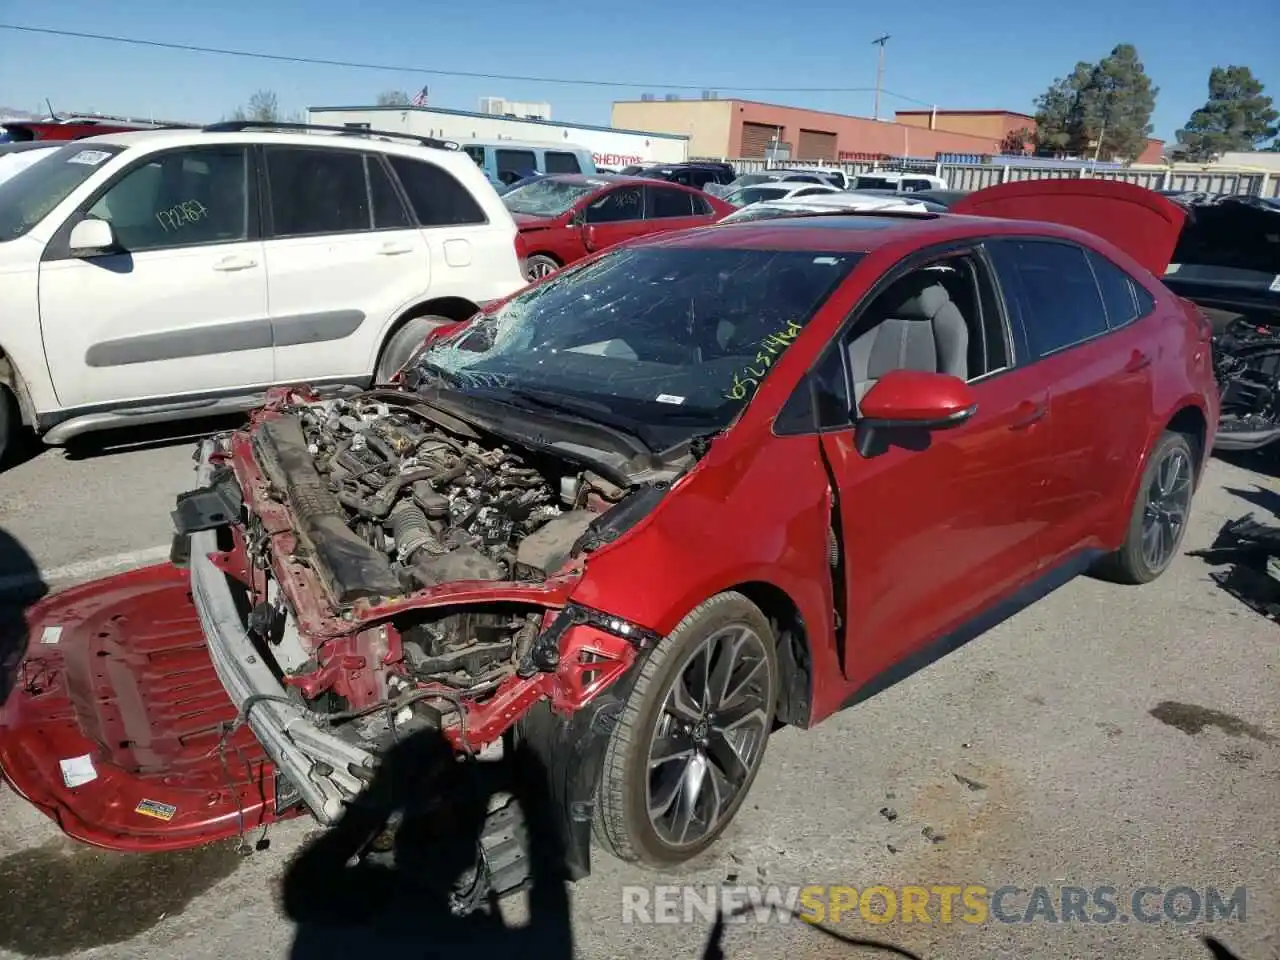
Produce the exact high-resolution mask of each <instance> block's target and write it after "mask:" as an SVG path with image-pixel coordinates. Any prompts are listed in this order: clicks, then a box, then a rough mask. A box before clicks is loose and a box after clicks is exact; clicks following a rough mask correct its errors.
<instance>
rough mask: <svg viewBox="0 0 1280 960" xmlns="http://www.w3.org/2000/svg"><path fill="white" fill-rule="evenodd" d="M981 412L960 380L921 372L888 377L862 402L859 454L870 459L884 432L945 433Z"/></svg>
mask: <svg viewBox="0 0 1280 960" xmlns="http://www.w3.org/2000/svg"><path fill="white" fill-rule="evenodd" d="M977 411H978V401H977V400H976V399H975V397H974V396H973V391H972V390H971V389H970V388H969V385H968V384H967V383H965V382H964V381H963V380H961V379H960V378H959V377H953V376H949V375H948V374H945V373H925V372H922V371H918V370H892V371H890V372H889V373H886V374H885V375H884V376H883V377H881V378H880V380H879V381H877V382H876V385H875V386H874V387H872V388H871V389H870V390H868V391H867V395H866V396H865V397H863V398H862V403H861V404H860V410H859V413H858V418H857V434H858V436H857V440H858V452H859V453H860V454H862V455H863V456H867V455H868V454H869V453H870V451H871V449H872V447H873V445H874V440H875V439H876V438H877V437H879V436H880V435H881V434H882V433H883V432H884V431H888V430H912V431H930V430H946V429H948V428H950V427H955V426H959V425H960V424H962V423H964V422H965V421H966V420H968V419H969V418H970V417H972V416H973V415H974V414H975V413H977Z"/></svg>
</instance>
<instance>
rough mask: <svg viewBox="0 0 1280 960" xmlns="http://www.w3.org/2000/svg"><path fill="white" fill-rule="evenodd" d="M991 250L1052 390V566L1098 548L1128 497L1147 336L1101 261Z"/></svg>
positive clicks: (1041, 244) (1048, 546) (1052, 250)
mask: <svg viewBox="0 0 1280 960" xmlns="http://www.w3.org/2000/svg"><path fill="white" fill-rule="evenodd" d="M987 246H988V249H989V251H990V254H991V259H992V262H993V263H994V264H995V268H996V271H997V273H998V275H999V277H1000V283H1001V285H1002V287H1003V288H1004V290H1005V293H1006V295H1008V296H1016V297H1017V298H1018V300H1019V301H1020V304H1021V312H1022V316H1023V322H1024V325H1025V327H1026V337H1027V347H1028V350H1029V352H1030V354H1031V360H1032V362H1033V364H1034V368H1035V369H1038V370H1039V371H1040V372H1041V375H1042V376H1043V378H1044V380H1045V381H1046V382H1047V383H1050V384H1052V387H1051V395H1050V415H1051V419H1052V422H1053V428H1052V433H1053V436H1052V441H1051V443H1052V447H1053V470H1052V476H1051V478H1050V484H1049V489H1048V498H1049V502H1050V506H1051V510H1052V513H1053V522H1052V524H1051V532H1050V533H1049V534H1048V535H1047V537H1046V543H1045V562H1046V563H1053V562H1054V561H1056V560H1058V559H1060V558H1063V557H1065V556H1066V555H1068V554H1070V553H1072V552H1074V551H1077V550H1079V549H1085V548H1090V547H1093V548H1101V547H1102V546H1103V543H1102V539H1101V537H1102V535H1103V534H1105V533H1107V532H1109V531H1110V530H1111V528H1112V527H1114V518H1115V516H1116V515H1117V514H1118V513H1119V512H1120V511H1118V510H1117V505H1118V504H1121V503H1123V502H1124V501H1125V499H1126V498H1127V496H1128V488H1129V484H1130V481H1131V480H1132V478H1133V476H1134V473H1135V471H1136V470H1137V468H1138V464H1139V462H1140V460H1141V458H1142V456H1143V454H1144V453H1145V451H1146V447H1147V444H1148V433H1149V428H1150V421H1151V411H1152V408H1153V405H1154V404H1153V399H1152V393H1153V389H1154V388H1153V383H1152V379H1151V361H1152V353H1153V347H1152V337H1151V332H1150V331H1149V330H1148V326H1149V324H1148V323H1146V322H1144V321H1142V320H1139V319H1137V318H1138V301H1137V291H1136V290H1134V289H1133V287H1132V286H1131V281H1130V279H1129V277H1128V276H1127V275H1126V274H1124V273H1123V271H1121V270H1120V268H1119V267H1117V266H1115V265H1114V264H1112V263H1111V262H1110V261H1108V260H1107V259H1106V258H1105V257H1101V256H1100V255H1098V254H1096V253H1093V252H1092V251H1086V250H1085V248H1083V247H1081V246H1078V245H1076V244H1074V243H1070V242H1068V241H1065V240H1050V239H1048V238H1031V237H1018V238H1016V239H1015V238H1010V239H1007V240H997V241H992V242H991V243H989V244H988V245H987ZM1091 261H1092V262H1091ZM1117 274H1118V276H1117ZM1100 276H1101V277H1105V278H1106V279H1107V288H1108V291H1109V295H1108V296H1106V297H1104V292H1103V288H1102V285H1101V284H1100V282H1099V277H1100ZM1108 300H1109V301H1110V304H1108ZM1126 300H1127V301H1128V303H1127V305H1126V303H1125V301H1126ZM1108 306H1109V307H1110V309H1108ZM1144 312H1145V311H1144Z"/></svg>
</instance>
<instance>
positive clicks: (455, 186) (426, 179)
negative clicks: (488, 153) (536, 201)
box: [387, 154, 489, 227]
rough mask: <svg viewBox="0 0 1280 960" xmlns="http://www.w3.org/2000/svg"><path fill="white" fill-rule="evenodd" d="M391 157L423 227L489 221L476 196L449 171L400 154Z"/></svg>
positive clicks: (392, 164)
mask: <svg viewBox="0 0 1280 960" xmlns="http://www.w3.org/2000/svg"><path fill="white" fill-rule="evenodd" d="M387 159H388V160H389V161H390V162H391V169H392V170H394V171H395V172H396V176H397V177H398V178H399V179H400V185H401V186H402V187H404V192H405V195H406V196H407V197H408V198H409V203H410V204H412V206H413V212H414V215H415V216H416V217H417V218H418V225H419V226H422V227H456V226H460V225H462V224H468V223H487V222H488V220H489V218H488V217H486V216H485V215H484V210H482V209H481V208H480V204H478V203H477V202H476V199H475V197H473V196H471V194H470V193H469V192H468V191H467V188H466V187H464V186H463V185H462V184H461V183H459V182H458V181H457V180H456V179H454V176H453V174H451V173H449V172H448V171H447V170H444V169H442V168H440V167H437V166H436V165H435V164H434V163H429V162H428V161H426V160H413V159H410V158H409V157H403V156H399V155H397V154H389V155H388V156H387Z"/></svg>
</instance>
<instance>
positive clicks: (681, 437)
mask: <svg viewBox="0 0 1280 960" xmlns="http://www.w3.org/2000/svg"><path fill="white" fill-rule="evenodd" d="M640 189H647V187H642V188H640ZM1182 216H1183V215H1182V212H1181V210H1180V209H1179V208H1178V207H1176V206H1175V205H1174V204H1172V203H1170V202H1169V201H1167V200H1165V199H1164V198H1162V197H1160V196H1158V195H1157V194H1155V193H1152V192H1150V191H1146V190H1142V189H1140V188H1137V187H1132V186H1128V185H1125V184H1118V183H1111V182H1103V181H1092V180H1071V181H1041V182H1035V183H1019V184H1010V185H1007V186H1001V187H995V188H992V189H990V190H987V191H981V192H979V193H976V194H973V195H971V196H970V197H968V198H966V199H965V200H963V201H961V202H960V203H959V204H957V206H956V208H955V212H954V213H948V214H936V213H925V212H918V213H900V214H883V213H877V214H868V215H859V214H848V213H838V214H833V215H800V216H794V217H781V218H777V219H773V220H768V221H758V222H746V223H742V224H732V225H719V226H715V227H711V228H705V229H698V230H689V231H683V232H679V233H673V234H668V235H665V236H662V237H658V238H653V239H649V240H643V241H640V242H637V243H633V244H627V245H625V246H622V247H619V248H617V249H614V250H610V251H606V252H604V253H603V254H601V255H598V256H595V257H592V258H591V259H589V260H588V261H586V262H584V263H582V264H580V265H577V266H575V267H572V268H568V269H565V270H562V271H559V272H558V273H557V274H556V275H555V276H552V277H550V278H548V279H546V280H545V281H543V282H542V283H539V284H537V285H534V286H531V287H529V288H527V289H526V290H525V291H522V292H521V293H518V294H516V295H515V296H514V297H512V298H511V299H510V300H508V301H506V302H505V303H502V304H500V305H497V306H495V307H493V308H491V309H490V310H488V311H487V312H484V313H482V314H479V315H477V316H476V317H475V318H473V319H472V320H471V321H469V322H467V323H464V324H460V325H456V326H455V327H453V328H447V329H442V330H441V331H439V332H438V333H437V334H436V336H435V338H434V339H433V340H431V341H429V342H428V343H427V344H425V345H424V347H423V348H422V349H421V350H420V352H419V353H418V354H417V356H415V357H414V358H413V359H412V360H411V361H410V363H409V365H408V366H407V367H406V368H405V370H404V372H403V374H402V377H401V380H400V382H398V383H397V384H395V385H394V386H392V387H388V388H377V389H372V390H369V391H368V392H365V393H363V394H361V395H358V396H352V397H345V398H336V399H335V398H331V399H324V398H322V397H320V396H318V395H316V394H315V393H312V392H311V391H309V390H306V389H301V388H299V389H282V390H278V391H276V392H274V393H273V395H272V396H271V397H270V399H269V402H268V403H267V405H266V407H265V409H263V410H261V411H259V412H258V413H257V414H256V415H255V416H254V417H253V419H252V422H251V423H250V425H248V426H247V427H245V428H243V429H240V430H237V431H235V432H234V433H231V434H229V435H226V436H222V437H220V438H216V439H214V440H211V441H207V442H206V443H205V444H204V446H203V447H202V449H201V452H200V457H199V476H200V481H199V482H200V486H199V488H198V489H197V490H194V491H192V492H191V493H190V494H186V495H184V496H183V497H181V498H180V499H179V503H178V508H177V510H176V511H175V514H174V516H175V522H176V524H177V527H178V539H177V541H176V544H177V554H178V556H179V560H180V561H182V562H183V563H185V564H186V565H187V566H189V570H188V569H181V568H180V567H174V566H170V565H161V566H157V567H153V568H149V569H146V570H142V571H137V572H134V573H132V574H127V575H124V576H121V577H116V578H112V579H109V580H104V581H99V582H97V583H91V584H87V585H85V586H82V587H78V588H75V589H73V590H70V591H68V592H67V593H64V594H61V595H58V596H55V597H53V598H50V599H49V600H46V601H44V602H43V603H42V604H41V605H40V606H38V607H37V608H35V609H34V610H33V612H32V615H31V637H32V640H31V645H30V649H29V652H28V657H27V659H26V661H25V662H24V663H23V665H22V667H21V670H20V673H19V676H18V677H17V680H16V687H15V689H14V692H13V693H12V695H11V696H10V697H9V699H8V702H7V703H6V704H5V706H4V709H3V727H2V729H0V765H3V768H4V772H5V775H6V777H7V778H8V779H9V780H10V782H12V783H13V784H14V786H15V787H16V788H17V789H18V790H20V791H21V792H22V793H23V794H24V795H25V796H26V797H28V798H29V799H30V800H31V801H32V802H34V803H35V804H37V805H39V806H40V807H41V808H42V809H44V810H45V811H46V812H47V813H48V814H49V815H50V816H52V817H54V818H56V819H57V821H58V823H59V824H60V825H61V827H62V828H63V829H64V830H65V831H66V832H68V833H70V834H72V835H73V836H76V837H79V838H81V839H84V840H87V841H90V842H93V843H97V844H100V845H104V846H109V847H118V848H125V849H138V850H147V849H172V848H176V847H181V846H185V845H191V844H195V843H198V842H202V841H205V840H209V839H213V838H216V837H225V836H232V835H235V834H236V832H237V831H238V830H240V831H242V830H244V829H246V828H252V827H255V826H257V825H260V824H263V823H265V822H267V821H269V820H271V819H273V818H276V817H281V816H287V815H289V814H291V813H293V812H297V811H299V810H306V811H309V812H310V813H311V814H312V815H313V816H314V817H316V818H317V819H318V820H319V821H321V822H322V823H332V822H333V821H334V820H335V818H336V817H338V816H339V813H340V812H341V811H342V809H343V807H344V804H345V803H346V802H347V801H348V800H350V799H351V798H352V797H355V796H357V795H359V794H360V793H361V791H362V790H363V789H364V785H365V783H366V782H367V781H368V780H369V778H370V777H371V775H372V771H374V770H375V769H376V768H377V766H378V763H379V758H380V757H382V756H384V755H385V753H386V751H388V749H389V748H390V745H391V744H393V743H394V742H396V741H397V740H402V739H403V738H405V737H409V736H411V735H413V734H414V733H415V732H422V731H430V732H431V733H432V734H433V735H436V736H440V737H443V738H445V739H447V740H448V741H449V742H450V743H452V744H453V745H454V747H455V748H456V749H457V750H458V751H460V752H470V751H476V750H480V749H481V748H483V747H485V746H486V745H488V744H492V743H494V742H495V741H498V740H499V739H501V738H504V737H506V738H507V741H506V742H507V743H517V742H519V743H523V744H525V745H527V746H529V747H531V748H532V749H534V750H535V751H537V752H538V753H540V754H541V755H542V756H544V757H546V758H547V763H546V767H547V770H548V771H549V773H548V783H547V784H546V788H547V793H548V794H549V795H550V796H551V797H553V798H554V799H555V802H556V808H557V809H558V810H559V811H560V814H561V815H562V820H563V832H564V835H565V837H566V843H567V846H568V851H569V861H570V866H571V869H572V870H573V871H574V875H575V876H578V877H581V876H584V875H585V874H586V873H587V872H588V871H589V863H590V861H589V857H588V849H589V845H590V841H591V838H592V836H593V835H594V838H595V839H596V841H597V842H598V843H599V844H600V845H601V846H602V847H603V848H604V849H606V850H608V851H610V852H611V853H613V854H615V855H617V856H619V857H621V858H624V859H627V860H636V861H643V862H646V863H650V864H675V863H679V862H682V861H685V860H687V859H688V858H690V857H692V856H694V855H695V854H697V853H698V852H699V851H701V850H704V849H705V848H707V847H708V846H709V845H710V844H712V843H713V841H714V840H715V839H716V837H717V836H718V835H720V833H721V832H722V831H723V830H724V829H725V826H726V825H727V824H728V823H729V822H730V820H731V819H732V818H733V816H734V814H735V812H736V811H737V810H738V809H739V808H740V807H741V804H742V803H743V799H744V797H745V796H746V795H747V792H748V790H749V789H750V787H751V784H752V782H753V780H754V779H755V777H756V774H757V772H758V771H759V769H760V765H761V761H762V758H763V756H764V754H765V748H766V744H767V742H768V739H769V736H770V733H771V732H772V730H773V729H774V727H775V725H776V723H779V722H780V723H786V724H791V725H794V726H797V727H802V728H809V727H813V726H814V725H816V724H818V723H819V722H820V721H822V720H823V719H824V718H826V717H828V716H830V715H831V714H832V713H834V712H835V711H837V710H840V709H842V708H843V707H845V706H848V705H851V704H853V703H855V702H857V701H858V700H859V699H861V698H863V697H865V696H867V695H869V694H870V693H871V692H873V691H874V690H876V689H878V688H880V687H882V686H883V685H884V684H885V683H886V682H888V681H889V680H891V679H893V678H896V677H901V676H903V675H905V674H906V673H909V672H911V671H912V670H914V669H918V668H919V667H920V666H921V665H923V664H924V663H926V662H928V661H929V660H931V659H936V658H937V657H938V656H941V655H942V654H943V653H945V652H946V651H947V650H950V649H954V648H955V647H956V646H957V645H958V644H959V643H961V642H963V641H965V640H967V639H970V638H972V637H974V636H976V635H977V634H979V633H981V632H982V631H984V630H985V629H987V628H988V627H990V626H991V625H993V624H994V623H996V622H999V621H1000V620H1001V619H1003V618H1005V617H1006V616H1008V615H1010V614H1011V613H1013V612H1015V611H1016V610H1017V609H1019V608H1020V607H1022V606H1025V605H1026V604H1028V603H1030V602H1032V601H1033V600H1034V599H1035V598H1036V597H1038V596H1042V595H1043V594H1044V593H1045V592H1047V591H1048V590H1050V589H1052V588H1054V587H1056V586H1058V585H1061V584H1062V583H1064V582H1066V581H1067V580H1068V579H1070V578H1071V577H1072V576H1074V575H1077V574H1079V573H1082V572H1085V571H1092V572H1095V573H1097V574H1099V575H1105V576H1107V577H1110V578H1113V579H1115V580H1118V581H1121V582H1127V583H1145V582H1148V581H1151V580H1154V579H1155V578H1156V577H1159V576H1160V575H1161V573H1162V572H1163V571H1164V570H1165V569H1166V568H1167V567H1168V565H1169V564H1170V562H1171V561H1172V560H1173V558H1174V556H1175V555H1176V553H1177V551H1178V549H1179V544H1180V542H1181V539H1182V536H1183V532H1184V531H1185V529H1186V524H1187V517H1188V512H1189V510H1190V509H1191V505H1192V499H1193V493H1194V491H1195V489H1196V486H1197V483H1198V481H1199V478H1200V477H1201V475H1202V471H1203V469H1204V465H1205V461H1206V457H1207V455H1208V454H1207V452H1208V451H1209V450H1211V449H1212V443H1213V435H1214V430H1215V425H1216V423H1217V417H1218V399H1217V390H1216V388H1215V385H1214V381H1213V375H1212V372H1211V366H1210V356H1209V349H1210V345H1209V328H1208V325H1207V323H1206V322H1205V320H1204V318H1203V316H1202V315H1201V314H1200V313H1199V312H1198V311H1197V310H1196V309H1195V308H1194V307H1192V306H1191V305H1190V304H1189V303H1187V302H1186V301H1183V300H1180V299H1179V298H1177V297H1175V296H1173V295H1172V294H1171V293H1170V292H1169V291H1168V290H1167V289H1166V288H1165V287H1164V286H1163V285H1162V284H1161V283H1160V281H1159V280H1158V279H1157V276H1158V275H1159V274H1161V273H1162V272H1163V271H1164V268H1165V265H1166V263H1167V262H1168V258H1169V256H1170V253H1171V251H1172V250H1173V248H1174V244H1175V241H1176V239H1177V236H1178V232H1179V230H1180V228H1181V224H1182ZM184 558H186V559H185V560H184ZM51 638H52V639H51ZM237 717H239V718H240V719H242V720H245V719H247V729H246V727H244V726H241V727H239V728H237V727H236V726H235V724H234V723H233V721H235V720H236V719H237ZM250 731H251V733H252V735H250ZM495 885H496V886H501V884H495Z"/></svg>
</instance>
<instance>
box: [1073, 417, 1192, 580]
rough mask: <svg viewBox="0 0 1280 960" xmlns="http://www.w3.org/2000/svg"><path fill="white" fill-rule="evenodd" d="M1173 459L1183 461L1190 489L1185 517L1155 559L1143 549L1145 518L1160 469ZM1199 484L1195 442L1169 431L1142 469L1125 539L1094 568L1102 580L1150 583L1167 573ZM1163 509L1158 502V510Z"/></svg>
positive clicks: (1151, 502)
mask: <svg viewBox="0 0 1280 960" xmlns="http://www.w3.org/2000/svg"><path fill="white" fill-rule="evenodd" d="M1171 460H1173V461H1180V462H1181V465H1182V466H1181V469H1182V470H1184V471H1185V474H1184V475H1185V482H1186V490H1185V501H1184V503H1183V507H1182V521H1181V523H1180V524H1178V526H1177V528H1176V532H1173V533H1172V536H1171V537H1170V538H1169V540H1171V542H1167V549H1166V550H1164V551H1163V552H1162V553H1161V556H1160V557H1158V558H1156V559H1155V560H1154V561H1153V559H1152V558H1151V557H1150V556H1149V555H1148V554H1147V552H1146V551H1145V550H1144V549H1143V535H1144V531H1145V530H1146V529H1147V527H1146V523H1145V521H1146V520H1147V517H1148V509H1149V508H1152V507H1153V502H1154V501H1153V493H1154V492H1155V491H1154V490H1153V486H1154V485H1155V484H1156V482H1157V479H1158V476H1159V474H1160V471H1161V470H1162V469H1168V467H1166V466H1165V465H1166V464H1169V463H1170V461H1171ZM1195 487H1196V456H1195V452H1194V451H1193V450H1192V449H1191V444H1190V443H1188V442H1187V438H1186V437H1185V436H1184V435H1183V434H1181V433H1173V432H1172V431H1166V432H1165V433H1163V434H1162V435H1161V437H1160V439H1159V440H1158V441H1157V442H1156V445H1155V447H1154V448H1153V449H1152V450H1151V456H1150V457H1148V458H1147V466H1146V469H1144V470H1143V471H1142V481H1141V483H1140V484H1139V486H1138V495H1137V496H1136V497H1134V503H1133V512H1132V514H1131V515H1130V517H1129V527H1128V530H1127V532H1126V534H1125V541H1124V543H1123V544H1122V545H1121V547H1120V549H1119V550H1117V551H1116V552H1115V553H1113V554H1110V555H1109V556H1107V557H1104V558H1103V559H1102V560H1101V561H1100V562H1099V563H1098V564H1097V566H1096V567H1095V569H1094V571H1093V573H1094V575H1095V576H1096V577H1098V578H1099V579H1101V580H1110V581H1111V582H1113V583H1124V584H1142V583H1150V582H1151V581H1152V580H1155V579H1156V578H1157V577H1159V576H1160V575H1161V574H1162V573H1164V572H1165V570H1167V569H1168V568H1169V564H1171V563H1172V562H1173V560H1174V558H1175V557H1177V555H1178V549H1179V548H1180V547H1181V545H1182V539H1183V537H1184V536H1185V534H1186V531H1187V521H1188V519H1189V517H1190V513H1191V502H1192V497H1193V496H1194V495H1195ZM1163 509H1164V508H1161V507H1159V506H1155V510H1156V511H1157V512H1160V511H1161V510H1163Z"/></svg>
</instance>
